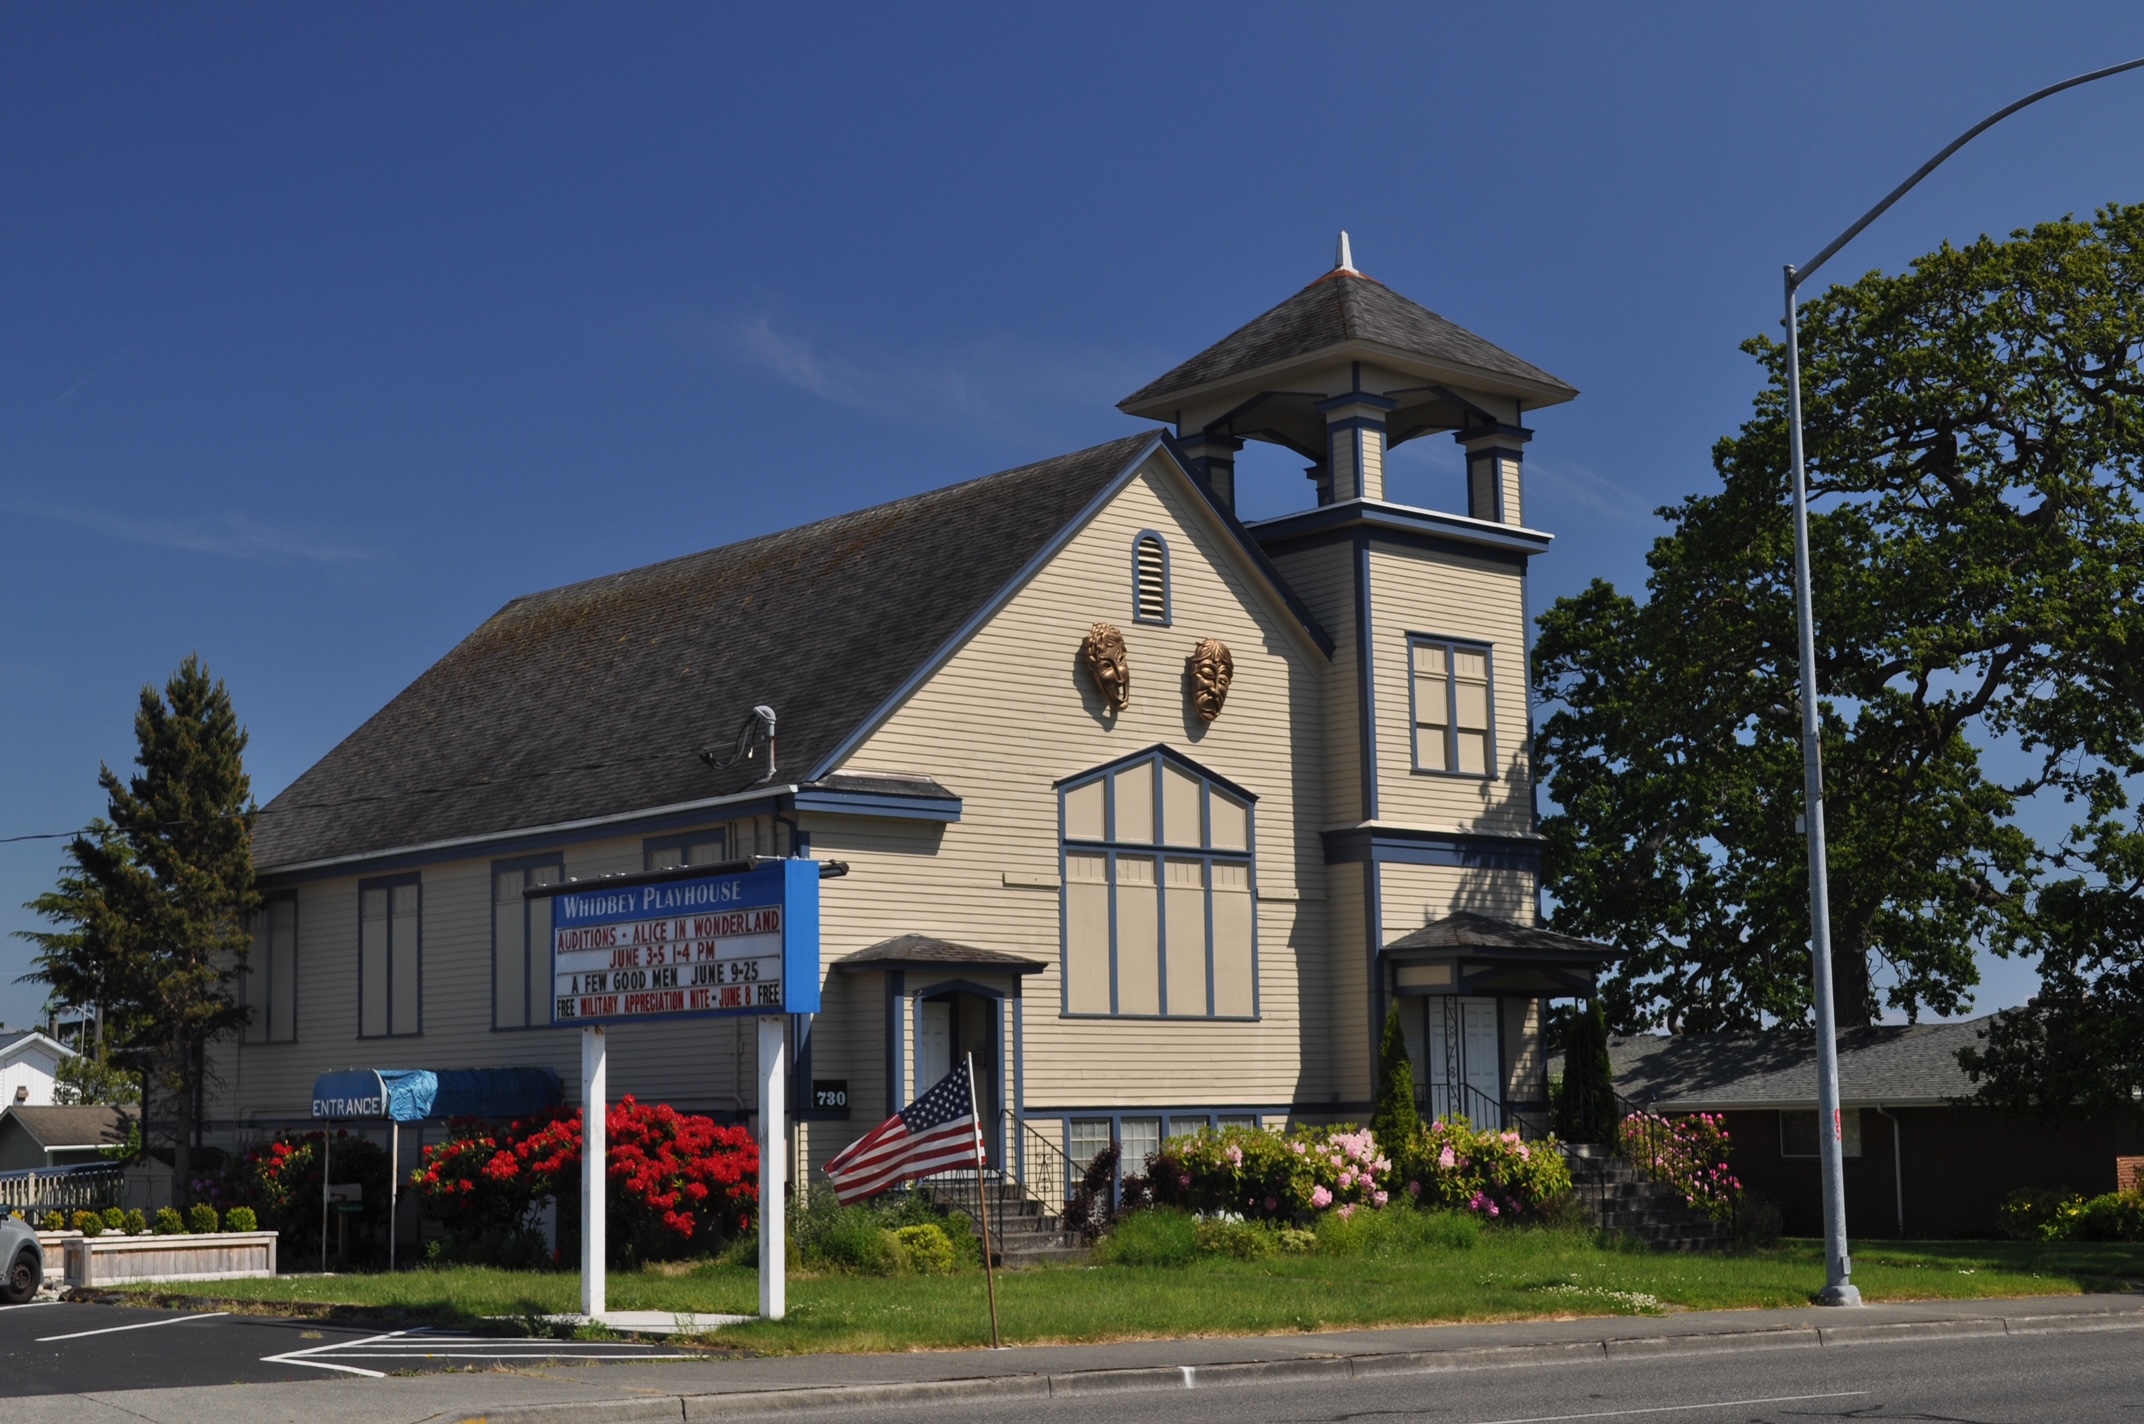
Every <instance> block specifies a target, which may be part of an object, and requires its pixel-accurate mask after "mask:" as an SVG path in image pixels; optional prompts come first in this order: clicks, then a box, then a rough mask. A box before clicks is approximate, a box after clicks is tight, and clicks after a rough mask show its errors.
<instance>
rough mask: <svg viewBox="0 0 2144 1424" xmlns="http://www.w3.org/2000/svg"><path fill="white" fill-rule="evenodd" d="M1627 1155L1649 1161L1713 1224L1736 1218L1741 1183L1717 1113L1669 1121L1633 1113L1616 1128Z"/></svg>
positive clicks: (1662, 1177) (1657, 1116)
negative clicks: (1729, 1156) (1730, 1156)
mask: <svg viewBox="0 0 2144 1424" xmlns="http://www.w3.org/2000/svg"><path fill="white" fill-rule="evenodd" d="M1617 1132H1618V1134H1619V1135H1620V1137H1621V1140H1622V1147H1623V1152H1624V1155H1625V1156H1627V1157H1629V1158H1630V1159H1631V1160H1632V1161H1635V1162H1649V1163H1651V1164H1652V1168H1653V1171H1654V1173H1655V1174H1656V1175H1657V1176H1658V1177H1659V1178H1660V1179H1661V1180H1662V1181H1665V1182H1669V1183H1672V1184H1673V1185H1674V1186H1675V1187H1677V1188H1678V1189H1680V1190H1681V1192H1682V1194H1683V1199H1684V1200H1685V1201H1687V1202H1689V1204H1690V1205H1691V1206H1694V1207H1696V1208H1697V1209H1698V1210H1699V1211H1702V1212H1704V1213H1705V1214H1706V1215H1707V1216H1709V1217H1711V1218H1712V1219H1713V1220H1714V1221H1725V1220H1727V1219H1728V1217H1730V1216H1731V1215H1733V1213H1734V1209H1735V1198H1736V1197H1738V1196H1740V1195H1741V1193H1742V1182H1741V1179H1740V1178H1738V1177H1736V1176H1735V1174H1734V1168H1733V1166H1732V1165H1731V1164H1730V1162H1729V1160H1728V1155H1729V1149H1730V1148H1731V1147H1732V1145H1733V1144H1732V1142H1731V1141H1730V1140H1729V1138H1728V1136H1727V1124H1726V1121H1725V1119H1723V1118H1722V1117H1721V1116H1720V1115H1719V1114H1717V1113H1690V1114H1689V1115H1687V1116H1685V1117H1678V1118H1665V1117H1661V1116H1660V1115H1658V1114H1657V1113H1632V1114H1631V1115H1630V1116H1629V1117H1626V1118H1624V1119H1623V1122H1622V1124H1621V1126H1620V1127H1619V1128H1618V1129H1617Z"/></svg>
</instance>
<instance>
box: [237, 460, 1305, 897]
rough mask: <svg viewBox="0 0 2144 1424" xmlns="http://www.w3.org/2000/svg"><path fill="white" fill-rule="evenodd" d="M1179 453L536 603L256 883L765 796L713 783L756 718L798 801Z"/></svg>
mask: <svg viewBox="0 0 2144 1424" xmlns="http://www.w3.org/2000/svg"><path fill="white" fill-rule="evenodd" d="M1164 444H1165V442H1164V441H1163V439H1162V437H1161V436H1160V435H1159V434H1157V433H1155V432H1151V431H1149V432H1144V433H1141V434H1138V435H1131V436H1126V437H1125V438H1123V439H1119V440H1112V441H1110V442H1108V443H1107V444H1103V445H1096V446H1093V447H1092V448H1090V449H1086V450H1080V451H1076V452H1074V453H1072V454H1069V455H1061V456H1058V457H1057V458H1055V459H1050V460H1043V461H1040V462H1039V463H1036V464H1032V465H1023V466H1021V467H1019V468H1017V469H1013V470H1007V471H1004V472H1002V473H1000V474H995V475H988V476H985V477H984V478H982V479H977V480H970V481H968V482H966V483H964V484H958V485H953V486H950V487H948V488H946V489H940V490H933V491H930V492H929V493H926V494H920V495H915V496H912V497H910V498H907V499H901V500H896V501H894V502H892V503H890V504H883V505H879V506H877V507H876V508H872V509H865V510H860V511H857V512H856V513H853V514H843V515H837V516H835V517H834V518H832V519H823V520H820V521H818V522H817V523H814V524H807V525H803V526H801V527H799V528H796V529H789V530H784V531H782V532H780V533H775V534H767V535H762V536H761V537H759V538H756V539H747V540H745V541H743V542H741V543H737V544H730V545H726V546H724V547H722V548H718V549H710V550H708V551H706V552H704V553H699V554H689V555H686V556H684V557H682V558H676V559H670V560H667V561H665V562H663V563H659V564H651V565H648V566H647V567H644V568H639V569H633V570H630V571H628V572H625V573H620V574H612V575H608V576H605V577H603V578H596V579H590V580H587V581H586V582H583V583H577V584H570V585H568V586H566V587H564V588H557V589H552V590H550V591H549V592H545V593H537V594H531V595H528V596H526V597H523V598H517V599H515V600H513V601H512V602H511V603H509V604H507V605H506V606H505V607H504V608H502V609H500V610H499V611H498V612H497V613H495V614H493V615H492V616H491V617H490V618H489V619H487V620H486V621H485V623H484V624H483V626H481V627H479V628H478V629H477V630H476V631H475V632H473V633H471V634H470V635H469V636H468V637H466V638H464V639H463V640H462V641H461V642H460V643H459V644H457V645H456V646H455V647H454V648H453V649H452V650H451V651H449V652H448V653H447V655H446V656H445V657H443V658H441V659H440V660H439V661H438V662H436V663H434V664H433V665H432V666H431V667H430V668H429V669H427V670H426V671H425V672H424V673H423V674H422V675H421V676H420V677H418V679H417V680H416V681H415V682H413V683H411V684H410V685H409V686H408V687H407V688H405V689H404V690H403V691H402V692H401V693H400V694H399V695H397V696H396V697H395V699H394V700H393V701H391V702H389V703H388V704H387V706H385V707H384V708H382V709H381V710H380V711H379V712H377V713H376V714H374V715H373V716H372V717H371V718H370V719H369V720H368V721H366V722H365V724H364V725H363V726H361V727H359V728H358V729H357V730H356V731H355V732H353V733H351V734H350V735H349V736H348V737H347V738H345V739H344V740H343V742H342V743H341V744H340V745H339V746H337V747H336V748H335V749H334V750H332V751H330V752H329V753H328V754H327V755H326V756H324V757H322V758H321V759H320V760H319V761H318V762H316V763H314V765H313V766H312V767H311V768H310V769H308V770H307V771H306V772H305V773H304V775H302V776H300V777H299V778H298V779H297V780H296V781H294V782H292V783H291V785H290V786H289V787H287V788H286V789H285V790H284V791H283V792H282V793H281V794H280V795H278V796H277V797H276V798H275V799H274V800H272V801H270V802H269V803H268V805H267V806H265V807H264V808H262V813H261V820H260V823H259V828H258V830H257V831H256V833H255V842H254V858H255V861H256V863H257V864H259V865H260V867H261V868H262V870H263V871H264V872H271V873H272V872H273V871H275V870H277V869H279V868H289V867H295V866H302V865H308V864H313V863H317V862H321V861H332V860H340V859H345V858H350V857H359V856H365V855H371V854H376V853H382V852H388V851H396V850H403V849H407V848H411V847H419V846H430V845H437V844H439V843H441V842H452V841H457V840H469V839H478V838H482V837H485V836H490V835H498V834H504V833H507V832H512V831H516V830H522V829H526V828H532V827H539V826H557V825H560V824H562V823H567V822H574V821H585V820H594V819H599V818H603V817H607V816H629V815H632V814H634V813H637V812H642V811H648V810H653V809H656V808H663V807H678V806H682V805H690V804H694V803H703V802H706V801H709V800H712V799H714V798H717V797H722V796H730V795H736V794H740V793H748V792H750V791H751V790H752V789H753V788H754V787H755V786H756V785H757V784H759V783H760V782H762V781H763V780H765V779H766V778H765V776H764V773H765V770H766V763H765V761H764V760H763V759H754V760H750V761H745V762H742V763H739V764H737V765H734V766H731V767H729V768H727V769H722V770H717V769H713V768H711V767H710V766H708V765H707V764H706V763H704V762H703V761H702V760H701V758H700V756H699V754H698V753H699V749H701V748H705V747H712V748H714V749H715V750H716V751H717V752H718V753H727V752H728V750H729V747H730V744H731V741H732V739H733V738H734V737H735V735H736V732H737V728H738V726H739V724H740V722H741V721H742V720H743V719H744V718H745V717H746V716H747V715H748V714H749V709H751V708H752V707H753V706H755V705H758V704H764V705H767V706H770V707H772V708H773V709H774V710H775V712H776V714H777V718H778V723H777V729H776V738H777V740H776V750H777V755H776V758H775V760H776V766H777V774H776V776H775V777H774V778H773V781H772V783H770V789H771V787H779V786H781V785H784V784H789V783H795V782H798V781H800V780H802V779H803V777H804V776H805V775H808V774H809V773H810V772H811V770H812V769H813V768H814V767H818V766H820V765H822V764H825V763H827V762H828V761H829V759H830V758H833V757H835V756H836V754H837V753H839V752H840V751H841V749H842V748H843V747H844V746H846V745H848V744H849V743H850V742H852V741H853V740H854V739H855V738H856V737H858V736H859V735H860V734H861V733H862V732H863V731H864V730H865V729H867V728H868V727H869V726H871V725H873V724H874V722H875V720H876V719H877V718H878V717H879V716H881V715H883V713H884V712H885V711H887V710H888V709H889V708H890V706H891V705H892V704H893V703H894V702H895V701H896V700H897V699H898V698H899V697H900V696H901V695H903V694H904V692H905V691H906V690H908V689H909V688H910V686H911V684H912V683H913V682H914V681H915V680H916V679H917V678H918V676H919V675H920V674H922V673H923V672H925V671H927V670H928V669H929V668H931V667H932V666H933V665H934V660H935V659H937V658H938V657H939V656H940V655H941V654H942V653H943V652H945V651H946V650H947V649H948V648H949V646H950V645H951V644H952V643H953V642H954V641H955V640H956V639H958V638H960V637H962V636H965V634H966V633H967V632H968V631H971V630H972V625H973V624H974V623H975V622H976V621H977V620H978V619H979V618H981V617H982V616H984V615H985V614H986V613H987V612H988V611H989V610H990V609H992V608H993V607H994V606H995V604H996V602H997V600H999V599H1000V598H1001V597H1002V596H1004V595H1005V594H1007V593H1008V592H1009V591H1010V590H1011V589H1012V588H1013V587H1014V586H1015V584H1016V583H1017V582H1018V581H1020V580H1021V579H1023V577H1024V575H1025V574H1026V573H1027V572H1029V571H1030V565H1032V564H1034V563H1035V562H1036V561H1037V560H1038V559H1040V558H1042V557H1044V556H1046V555H1047V553H1048V552H1049V551H1050V550H1052V549H1053V548H1054V547H1055V546H1056V544H1057V542H1058V541H1059V540H1060V539H1061V538H1062V537H1064V536H1066V535H1067V534H1068V532H1069V530H1070V528H1071V527H1072V526H1073V525H1074V524H1075V522H1076V521H1078V520H1079V519H1081V517H1082V516H1083V515H1084V514H1085V513H1087V512H1089V511H1091V509H1092V508H1094V507H1095V506H1096V504H1097V502H1098V501H1100V500H1101V499H1102V498H1103V497H1105V496H1106V495H1107V494H1109V493H1110V492H1111V491H1112V490H1113V489H1115V488H1116V487H1117V485H1118V484H1119V483H1120V482H1121V481H1122V480H1125V479H1128V478H1130V476H1131V474H1132V472H1133V471H1135V470H1136V469H1138V468H1139V466H1140V465H1141V463H1142V462H1143V461H1144V460H1145V459H1146V457H1147V456H1148V455H1150V454H1152V453H1153V452H1154V451H1156V450H1158V449H1162V448H1164ZM1179 468H1180V465H1179ZM1186 479H1187V483H1188V482H1189V477H1188V476H1187V477H1186ZM1236 528H1237V530H1238V534H1239V540H1240V541H1241V542H1242V543H1243V544H1244V545H1245V548H1246V553H1247V555H1248V556H1249V557H1251V558H1252V559H1253V560H1254V561H1255V562H1258V563H1259V564H1260V566H1261V567H1264V566H1265V565H1264V561H1263V555H1262V554H1261V553H1259V552H1258V551H1257V549H1256V547H1255V545H1252V544H1251V543H1250V542H1249V536H1248V534H1243V533H1241V532H1240V526H1236ZM1281 592H1282V593H1283V594H1284V595H1285V593H1286V592H1287V591H1286V589H1285V587H1284V586H1282V588H1281ZM1319 636H1322V634H1320V635H1319ZM852 789H853V788H852ZM931 789H932V790H934V791H936V792H938V793H939V795H940V796H941V797H942V796H943V794H944V792H943V788H936V787H933V788H931Z"/></svg>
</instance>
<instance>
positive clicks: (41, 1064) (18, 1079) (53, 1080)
mask: <svg viewBox="0 0 2144 1424" xmlns="http://www.w3.org/2000/svg"><path fill="white" fill-rule="evenodd" d="M59 1071H60V1057H59V1055H58V1054H57V1053H55V1052H53V1051H52V1050H51V1049H49V1048H47V1047H45V1046H44V1045H43V1044H40V1043H36V1042H31V1043H29V1044H26V1045H23V1046H21V1047H20V1048H18V1049H17V1050H16V1051H15V1052H14V1053H13V1054H11V1055H9V1056H8V1057H7V1058H6V1059H5V1060H0V1110H5V1109H7V1108H9V1107H12V1106H14V1103H15V1094H16V1093H18V1092H20V1093H24V1094H25V1096H24V1097H23V1099H22V1105H23V1106H24V1107H26V1108H48V1107H51V1106H52V1101H53V1092H54V1090H55V1089H56V1088H57V1086H58V1081H59Z"/></svg>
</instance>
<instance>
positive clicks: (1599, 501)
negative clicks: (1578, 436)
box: [1526, 460, 1662, 523]
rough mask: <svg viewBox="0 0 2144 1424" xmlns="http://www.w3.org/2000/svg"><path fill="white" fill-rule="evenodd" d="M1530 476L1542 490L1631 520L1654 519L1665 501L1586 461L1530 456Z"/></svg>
mask: <svg viewBox="0 0 2144 1424" xmlns="http://www.w3.org/2000/svg"><path fill="white" fill-rule="evenodd" d="M1526 477H1527V479H1528V480H1531V481H1534V482H1535V489H1536V490H1537V491H1539V493H1541V494H1547V495H1550V496H1552V497H1554V498H1557V499H1561V500H1563V501H1565V502H1567V503H1569V504H1574V505H1580V506H1583V507H1584V508H1586V509H1589V510H1591V511H1593V512H1594V513H1596V514H1605V515H1607V516H1608V517H1610V518H1611V519H1617V520H1624V521H1628V522H1631V523H1651V522H1653V509H1654V507H1655V506H1656V505H1658V504H1660V503H1661V502H1662V501H1660V500H1656V499H1646V498H1644V497H1643V496H1641V495H1638V494H1636V493H1634V492H1633V491H1631V490H1628V489H1625V488H1624V487H1623V486H1622V485H1619V484H1617V483H1616V482H1615V481H1614V480H1611V479H1609V478H1607V477H1606V476H1604V475H1598V474H1595V473H1594V472H1593V471H1591V470H1589V469H1587V468H1586V467H1585V466H1584V465H1566V464H1562V463H1560V462H1554V463H1551V462H1546V461H1540V460H1528V461H1527V462H1526Z"/></svg>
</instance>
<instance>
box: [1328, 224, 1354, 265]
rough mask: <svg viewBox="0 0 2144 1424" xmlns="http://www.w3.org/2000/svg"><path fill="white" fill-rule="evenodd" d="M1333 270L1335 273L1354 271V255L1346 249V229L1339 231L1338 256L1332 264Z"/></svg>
mask: <svg viewBox="0 0 2144 1424" xmlns="http://www.w3.org/2000/svg"><path fill="white" fill-rule="evenodd" d="M1333 270H1334V271H1335V272H1352V271H1354V270H1355V254H1354V253H1353V252H1352V251H1350V250H1349V249H1348V245H1347V229H1345V228H1342V229H1341V230H1340V254H1339V257H1338V258H1337V259H1336V260H1335V261H1334V262H1333Z"/></svg>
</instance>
